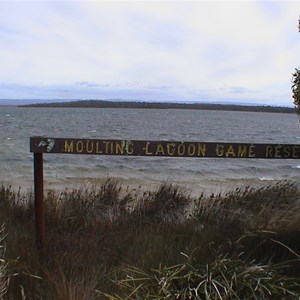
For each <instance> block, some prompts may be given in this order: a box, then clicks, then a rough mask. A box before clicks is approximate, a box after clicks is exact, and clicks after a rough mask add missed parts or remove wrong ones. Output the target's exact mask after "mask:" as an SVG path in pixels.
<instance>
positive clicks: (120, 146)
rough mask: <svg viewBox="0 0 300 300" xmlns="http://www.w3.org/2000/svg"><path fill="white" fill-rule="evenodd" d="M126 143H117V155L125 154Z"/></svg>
mask: <svg viewBox="0 0 300 300" xmlns="http://www.w3.org/2000/svg"><path fill="white" fill-rule="evenodd" d="M124 148H125V141H121V143H119V142H116V154H124Z"/></svg>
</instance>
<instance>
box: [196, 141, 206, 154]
mask: <svg viewBox="0 0 300 300" xmlns="http://www.w3.org/2000/svg"><path fill="white" fill-rule="evenodd" d="M205 153H206V144H199V143H198V156H205Z"/></svg>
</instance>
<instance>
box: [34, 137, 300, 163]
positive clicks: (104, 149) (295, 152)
mask: <svg viewBox="0 0 300 300" xmlns="http://www.w3.org/2000/svg"><path fill="white" fill-rule="evenodd" d="M30 151H31V152H34V153H64V154H89V155H124V156H160V157H194V158H205V157H214V158H263V159H299V158H300V144H255V143H223V142H220V143H215V142H194V141H190V142H182V141H151V140H144V141H142V140H111V139H105V140H104V139H73V138H51V137H31V138H30Z"/></svg>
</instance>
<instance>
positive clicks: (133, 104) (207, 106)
mask: <svg viewBox="0 0 300 300" xmlns="http://www.w3.org/2000/svg"><path fill="white" fill-rule="evenodd" d="M18 107H55V108H70V107H74V108H123V109H124V108H137V109H194V110H220V111H248V112H270V113H294V114H295V113H296V111H295V108H292V107H283V106H270V105H267V106H265V105H253V106H252V105H238V104H213V103H191V104H188V103H166V102H137V101H107V100H79V101H70V102H53V103H36V104H26V105H18Z"/></svg>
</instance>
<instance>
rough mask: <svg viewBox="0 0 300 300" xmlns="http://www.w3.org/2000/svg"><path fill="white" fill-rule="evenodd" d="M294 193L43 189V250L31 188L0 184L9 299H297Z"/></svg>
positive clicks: (298, 219) (298, 214)
mask: <svg viewBox="0 0 300 300" xmlns="http://www.w3.org/2000/svg"><path fill="white" fill-rule="evenodd" d="M299 199H300V191H299V190H298V187H297V186H296V184H295V183H292V182H287V181H283V182H279V183H277V184H275V185H270V186H266V187H262V188H254V187H246V188H244V189H239V188H237V189H236V190H234V191H231V192H228V193H226V194H224V195H213V194H212V195H210V196H209V197H205V196H204V195H203V194H202V195H199V197H198V198H195V197H191V196H190V194H189V193H188V192H187V191H185V190H184V189H182V188H180V187H179V186H177V185H174V184H171V183H166V184H162V185H161V186H160V187H159V188H158V189H157V190H156V191H147V192H143V193H136V191H130V190H128V189H123V187H122V186H120V184H119V183H118V182H117V181H115V180H112V179H107V180H106V181H104V182H103V183H102V184H101V185H100V186H95V187H93V188H90V189H86V188H82V189H71V190H68V189H66V190H65V191H63V192H61V193H59V192H56V191H53V190H49V191H47V192H46V194H45V204H46V228H47V232H46V234H47V240H46V243H45V247H44V252H43V254H42V256H41V257H40V255H39V253H37V250H36V247H35V239H34V237H35V235H34V207H33V198H32V194H31V193H22V192H21V191H20V190H17V191H14V190H13V189H12V187H0V217H1V220H2V222H3V223H5V228H6V232H7V236H6V238H5V242H6V244H5V246H6V253H5V258H6V259H5V263H3V265H2V266H3V270H4V271H3V270H2V271H1V272H2V273H1V274H15V276H10V282H9V285H8V290H7V292H6V298H5V299H25V298H26V299H45V300H47V299H58V300H60V299H73V300H74V299H75V300H76V299H78V300H79V299H92V300H93V299H106V298H108V299H176V297H177V299H197V297H198V298H199V299H246V298H247V299H283V298H284V299H297V297H298V296H299V286H298V285H297V284H296V283H297V281H299V277H300V264H299V253H300V243H299V240H300V231H299V228H300V206H299ZM2 249H3V248H2ZM2 256H3V255H2ZM3 262H4V261H3ZM7 262H10V263H9V264H8V265H7V264H6V263H7ZM129 266H130V267H129ZM0 268H1V266H0ZM4 272H7V273H4ZM124 272H125V275H124ZM5 276H6V275H5ZM5 276H1V277H0V279H1V280H2V279H3V280H4V282H7V281H5V280H6V279H5V278H6V277H5ZM124 276H125V277H124ZM128 276H129V277H128ZM141 278H143V279H141ZM0 284H1V281H0ZM162 284H163V285H162ZM196 287H197V289H196ZM268 290H270V291H271V293H269V292H268ZM150 291H151V295H150V294H149V293H150ZM193 293H194V294H193ZM209 293H211V294H209ZM293 293H294V294H293ZM130 294H131V296H129V295H130ZM104 295H106V296H104ZM109 295H110V296H109ZM113 295H114V296H113ZM190 295H192V296H190ZM197 295H198V296H197ZM207 295H209V296H207ZM220 295H221V296H220ZM243 295H246V296H243ZM118 297H119V298H118ZM126 297H127V298H126ZM151 297H152V298H151ZM189 297H190V298H189ZM205 297H206V298H205ZM218 297H219V298H218ZM245 297H246V298H245ZM255 297H256V298H255ZM276 297H277V298H276ZM280 297H281V298H280ZM293 297H294V298H293ZM295 297H296V298H295ZM298 298H299V297H298Z"/></svg>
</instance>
